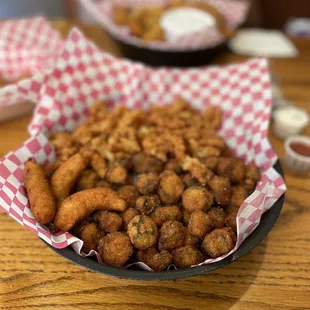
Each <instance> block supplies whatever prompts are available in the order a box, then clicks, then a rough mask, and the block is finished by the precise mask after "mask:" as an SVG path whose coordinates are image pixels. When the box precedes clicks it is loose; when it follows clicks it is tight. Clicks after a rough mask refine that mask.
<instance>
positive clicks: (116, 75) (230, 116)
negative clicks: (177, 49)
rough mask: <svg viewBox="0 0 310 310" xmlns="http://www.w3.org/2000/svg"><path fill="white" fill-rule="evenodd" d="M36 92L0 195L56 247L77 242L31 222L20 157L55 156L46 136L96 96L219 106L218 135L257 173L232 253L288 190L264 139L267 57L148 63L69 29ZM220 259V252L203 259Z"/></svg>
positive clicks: (70, 122) (72, 122) (130, 102)
mask: <svg viewBox="0 0 310 310" xmlns="http://www.w3.org/2000/svg"><path fill="white" fill-rule="evenodd" d="M97 79H99V82H98V81H97ZM97 82H98V83H97ZM41 94H42V97H41V99H40V102H39V104H38V107H37V109H36V111H35V114H34V118H33V120H32V123H31V126H30V133H31V135H32V138H31V139H30V140H28V141H27V142H26V143H24V144H23V145H22V146H21V147H20V148H18V149H17V150H16V151H14V152H12V153H10V154H8V155H7V156H6V157H5V158H4V159H2V160H1V162H0V188H1V189H0V201H1V206H2V208H4V209H5V211H6V212H8V213H9V214H10V215H11V216H12V217H13V218H14V219H16V220H17V221H18V222H19V223H21V224H22V225H24V226H25V227H26V228H28V229H30V230H32V231H33V232H35V233H37V235H38V236H40V237H41V238H44V240H45V241H46V242H48V243H49V244H51V245H52V246H54V247H57V248H63V247H66V246H68V245H69V244H74V245H73V247H74V249H75V250H76V251H77V252H79V250H80V248H81V241H79V240H78V239H76V238H75V237H73V236H71V235H70V234H68V233H65V234H64V233H61V234H58V235H57V236H52V235H51V234H50V233H49V231H48V229H47V228H46V227H43V226H41V225H39V224H37V223H36V222H35V220H34V219H33V217H32V215H31V212H30V211H29V208H28V204H27V203H28V201H27V198H26V196H25V193H24V189H23V186H22V178H23V172H22V169H23V163H24V162H25V161H26V160H27V159H28V158H30V157H34V158H35V159H36V160H37V161H38V162H39V163H42V162H45V161H52V160H53V158H54V152H53V149H52V147H51V145H50V144H49V143H48V142H47V139H46V138H45V136H44V134H48V133H49V132H50V131H53V130H70V129H73V128H74V127H75V126H76V124H77V123H79V122H81V121H82V120H83V117H84V115H85V113H87V107H89V106H90V105H91V103H92V102H93V101H94V100H99V99H104V100H107V102H108V103H109V104H110V105H111V106H112V105H113V104H115V103H116V102H117V103H118V104H123V105H126V106H128V107H130V108H147V107H148V106H149V105H150V104H152V103H154V102H155V103H159V102H160V103H161V104H168V103H170V102H171V101H172V100H173V98H174V97H175V96H177V95H179V94H181V95H183V97H184V98H185V99H187V100H188V101H189V102H191V103H192V104H193V105H194V106H195V107H197V108H203V107H204V106H207V105H210V104H211V105H215V106H221V107H222V109H223V110H224V116H223V117H224V122H223V127H222V129H221V131H220V133H221V134H222V135H223V136H224V137H225V139H226V141H227V143H228V144H229V145H230V146H231V147H232V148H233V149H234V151H235V154H236V155H237V156H239V157H241V158H243V159H244V160H245V161H246V162H254V163H256V164H257V165H258V166H259V167H260V169H261V171H262V179H261V181H260V182H259V184H258V186H257V188H256V190H255V192H254V193H253V194H252V195H251V196H250V197H248V198H247V200H246V201H245V202H244V203H243V205H242V206H241V208H240V211H239V213H238V217H237V225H238V239H237V245H236V248H235V249H234V250H233V251H232V252H234V251H235V250H236V249H237V248H238V247H239V246H240V244H241V243H242V241H243V240H244V239H245V238H246V237H247V236H248V235H249V234H250V233H251V232H252V231H253V230H254V229H255V228H256V227H257V225H258V224H259V221H260V218H261V215H262V214H263V213H264V212H265V211H267V210H268V209H270V208H271V207H272V206H273V204H274V203H275V201H276V200H277V199H278V198H279V197H280V196H281V195H282V194H283V193H284V192H285V190H286V187H285V184H284V181H283V179H282V177H281V176H280V175H279V174H278V173H277V172H276V171H275V169H274V168H273V167H272V166H273V164H274V163H275V162H276V160H277V156H276V154H275V153H274V152H273V150H272V148H271V146H270V144H269V142H268V140H267V129H268V123H269V117H270V108H271V91H270V81H269V75H268V66H267V62H266V60H265V59H254V60H251V61H248V62H246V63H242V64H238V65H231V66H226V67H220V68H218V67H213V68H201V69H187V70H186V69H151V68H149V67H144V66H142V65H140V64H136V63H131V62H129V61H123V60H119V59H116V58H114V57H112V56H111V55H109V54H106V53H103V52H101V51H100V50H99V49H98V48H97V47H96V46H95V45H93V44H92V43H91V42H89V41H87V39H86V38H85V37H84V36H83V35H82V34H81V33H80V32H79V31H78V30H73V31H72V33H71V35H70V37H69V39H68V41H67V42H66V44H65V47H64V49H63V52H62V55H61V57H60V59H59V60H58V62H57V64H56V67H55V68H54V70H53V71H52V72H51V73H50V75H49V76H48V77H47V78H46V79H45V83H44V87H43V88H42V91H41ZM24 218H25V219H26V220H24ZM30 219H31V221H30ZM29 223H30V224H29ZM39 228H40V229H39ZM42 229H43V230H42ZM42 231H44V233H43V232H42ZM39 232H40V234H39ZM42 234H43V235H44V237H42ZM220 259H223V257H220V258H218V259H216V260H208V261H206V262H205V263H211V262H214V261H217V260H220Z"/></svg>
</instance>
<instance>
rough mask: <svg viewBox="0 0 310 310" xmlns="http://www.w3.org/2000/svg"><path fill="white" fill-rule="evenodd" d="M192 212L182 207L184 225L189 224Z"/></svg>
mask: <svg viewBox="0 0 310 310" xmlns="http://www.w3.org/2000/svg"><path fill="white" fill-rule="evenodd" d="M191 214H192V212H189V211H188V210H187V209H184V208H182V222H183V224H184V225H186V226H187V225H188V223H189V219H190V217H191Z"/></svg>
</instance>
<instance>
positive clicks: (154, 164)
mask: <svg viewBox="0 0 310 310" xmlns="http://www.w3.org/2000/svg"><path fill="white" fill-rule="evenodd" d="M132 163H133V170H134V172H135V173H137V174H140V173H147V172H154V173H161V172H162V171H163V170H164V163H163V162H162V161H161V160H159V159H157V158H156V157H153V156H150V155H147V154H145V153H137V154H135V155H134V156H133V158H132Z"/></svg>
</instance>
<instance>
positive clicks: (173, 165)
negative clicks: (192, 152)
mask: <svg viewBox="0 0 310 310" xmlns="http://www.w3.org/2000/svg"><path fill="white" fill-rule="evenodd" d="M165 170H171V171H173V172H175V173H176V174H178V175H180V174H181V173H182V166H181V164H180V162H179V161H178V160H177V159H175V158H172V159H169V160H168V161H167V162H166V165H165Z"/></svg>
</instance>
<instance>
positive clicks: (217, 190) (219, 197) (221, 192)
mask: <svg viewBox="0 0 310 310" xmlns="http://www.w3.org/2000/svg"><path fill="white" fill-rule="evenodd" d="M208 185H209V187H210V188H211V191H212V194H213V196H214V200H215V202H216V203H217V204H218V205H220V206H222V207H224V206H227V205H229V203H230V200H231V185H230V182H229V179H227V178H224V177H220V176H217V175H215V176H214V177H213V178H212V179H211V181H209V183H208Z"/></svg>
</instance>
